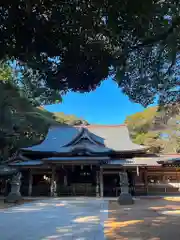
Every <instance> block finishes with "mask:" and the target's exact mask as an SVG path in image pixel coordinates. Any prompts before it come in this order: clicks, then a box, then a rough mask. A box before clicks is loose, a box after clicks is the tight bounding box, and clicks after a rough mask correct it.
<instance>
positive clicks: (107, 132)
mask: <svg viewBox="0 0 180 240" xmlns="http://www.w3.org/2000/svg"><path fill="white" fill-rule="evenodd" d="M84 138H86V139H87V140H88V141H89V142H86V144H85V143H84V141H82V140H83V139H84ZM82 148H84V149H86V148H87V149H88V150H89V149H90V151H92V152H93V153H95V152H97V153H99V152H109V151H117V152H128V151H130V152H132V151H145V147H144V146H140V145H137V144H134V143H133V142H132V141H131V139H130V137H129V132H128V129H127V127H126V126H125V125H88V126H68V125H63V126H56V127H50V129H49V131H48V134H47V136H46V138H45V140H44V141H43V142H42V143H41V144H38V145H35V146H32V147H28V148H24V149H23V150H26V151H38V152H41V151H42V152H59V153H67V152H72V151H74V150H75V149H82Z"/></svg>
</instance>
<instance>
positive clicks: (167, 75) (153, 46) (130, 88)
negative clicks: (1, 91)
mask: <svg viewBox="0 0 180 240" xmlns="http://www.w3.org/2000/svg"><path fill="white" fill-rule="evenodd" d="M179 7H180V3H179V1H177V0H167V1H164V0H153V1H152V0H146V1H144V0H137V1H134V0H125V1H120V0H117V1H111V0H97V1H94V0H69V1H66V0H61V1H60V0H59V1H58V0H49V1H46V0H36V1H29V0H27V1H25V0H21V1H20V0H14V1H9V0H6V1H1V4H0V12H1V20H0V48H1V51H0V58H2V59H3V58H4V57H8V58H14V59H16V60H19V63H21V64H27V65H28V66H30V67H32V68H33V69H38V70H39V71H40V74H43V76H44V74H45V75H46V84H47V86H48V87H50V88H53V89H57V90H63V91H68V90H73V91H81V92H84V91H91V90H94V89H95V88H96V87H97V86H98V85H99V84H100V83H101V81H102V80H104V79H105V78H107V77H108V76H109V75H112V76H113V77H114V79H115V80H116V81H117V83H118V84H119V86H120V87H121V88H122V89H123V91H124V92H125V93H126V94H127V95H129V97H130V98H131V99H132V100H133V101H136V102H140V103H142V104H144V105H148V104H149V103H151V102H152V101H153V100H154V97H155V96H156V95H157V94H159V95H160V101H161V102H163V101H164V100H165V99H166V101H174V99H175V100H176V101H177V100H178V99H179V93H178V91H177V88H178V87H177V86H179V79H178V77H177V75H178V71H177V69H178V68H177V64H178V57H179V44H180V36H179V32H180V31H179V26H180V17H179ZM162 96H163V97H162ZM164 96H166V97H164Z"/></svg>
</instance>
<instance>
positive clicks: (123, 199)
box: [117, 172, 134, 205]
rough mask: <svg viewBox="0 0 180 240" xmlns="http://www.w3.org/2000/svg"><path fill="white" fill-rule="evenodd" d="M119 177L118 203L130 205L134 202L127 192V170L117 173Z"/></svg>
mask: <svg viewBox="0 0 180 240" xmlns="http://www.w3.org/2000/svg"><path fill="white" fill-rule="evenodd" d="M119 177H120V186H121V194H120V196H119V197H118V200H117V201H118V203H119V204H120V205H131V204H133V203H134V200H133V198H132V196H131V194H130V193H129V183H128V177H127V172H122V173H119Z"/></svg>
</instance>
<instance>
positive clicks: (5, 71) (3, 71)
mask: <svg viewBox="0 0 180 240" xmlns="http://www.w3.org/2000/svg"><path fill="white" fill-rule="evenodd" d="M0 66H1V67H0V81H2V80H3V81H7V80H9V81H10V80H12V78H13V71H12V68H11V67H10V66H9V65H8V64H7V63H5V62H0Z"/></svg>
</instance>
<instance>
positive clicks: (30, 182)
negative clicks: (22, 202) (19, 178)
mask: <svg viewBox="0 0 180 240" xmlns="http://www.w3.org/2000/svg"><path fill="white" fill-rule="evenodd" d="M32 184H33V175H32V170H31V169H30V170H29V187H28V196H31V195H32Z"/></svg>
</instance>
